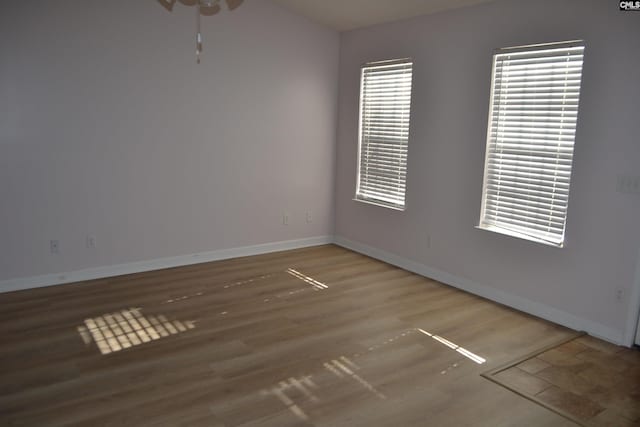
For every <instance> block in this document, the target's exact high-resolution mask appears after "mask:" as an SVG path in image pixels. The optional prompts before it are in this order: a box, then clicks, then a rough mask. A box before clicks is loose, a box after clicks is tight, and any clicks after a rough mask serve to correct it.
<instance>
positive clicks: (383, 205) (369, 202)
mask: <svg viewBox="0 0 640 427" xmlns="http://www.w3.org/2000/svg"><path fill="white" fill-rule="evenodd" d="M353 201H354V202H360V203H365V204H367V205H373V206H379V207H381V208H387V209H391V210H394V211H400V212H404V211H405V209H406V207H400V206H398V205H392V204H387V203H385V202H379V201H375V200H367V199H358V198H357V197H355V198H354V199H353Z"/></svg>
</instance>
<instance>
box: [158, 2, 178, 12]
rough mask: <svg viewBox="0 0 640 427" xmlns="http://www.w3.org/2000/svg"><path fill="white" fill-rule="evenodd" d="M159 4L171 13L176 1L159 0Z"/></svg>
mask: <svg viewBox="0 0 640 427" xmlns="http://www.w3.org/2000/svg"><path fill="white" fill-rule="evenodd" d="M158 3H160V4H161V5H162V7H164V8H165V9H167V10H168V11H169V12H171V11H172V10H173V5H174V4H176V0H158Z"/></svg>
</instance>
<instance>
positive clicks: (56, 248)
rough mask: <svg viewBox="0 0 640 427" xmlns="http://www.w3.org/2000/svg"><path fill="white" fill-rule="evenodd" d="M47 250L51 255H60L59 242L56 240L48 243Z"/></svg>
mask: <svg viewBox="0 0 640 427" xmlns="http://www.w3.org/2000/svg"><path fill="white" fill-rule="evenodd" d="M49 250H50V251H51V253H52V254H58V253H60V242H59V241H57V240H51V241H49Z"/></svg>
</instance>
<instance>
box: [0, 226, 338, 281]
mask: <svg viewBox="0 0 640 427" xmlns="http://www.w3.org/2000/svg"><path fill="white" fill-rule="evenodd" d="M329 243H333V237H332V236H318V237H309V238H306V239H297V240H285V241H281V242H273V243H264V244H260V245H253V246H243V247H239V248H231V249H221V250H217V251H211V252H202V253H195V254H189V255H180V256H175V257H167V258H158V259H153V260H148V261H137V262H130V263H126V264H117V265H109V266H104V267H95V268H88V269H84V270H76V271H70V272H63V273H52V274H45V275H42V276H32V277H18V278H15V279H9V280H2V281H0V293H3V292H11V291H20V290H25V289H34V288H42V287H45V286H53V285H62V284H64V283H72V282H80V281H83V280H93V279H102V278H105V277H113V276H121V275H123V274H132V273H142V272H144V271H151V270H160V269H163V268H171V267H180V266H184V265H191V264H199V263H203V262H210V261H218V260H222V259H229V258H237V257H243V256H251V255H259V254H265V253H269V252H278V251H286V250H289V249H298V248H304V247H308V246H318V245H324V244H329Z"/></svg>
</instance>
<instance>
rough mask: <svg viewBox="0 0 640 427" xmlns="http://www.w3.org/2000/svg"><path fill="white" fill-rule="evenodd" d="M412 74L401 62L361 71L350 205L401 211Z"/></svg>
mask: <svg viewBox="0 0 640 427" xmlns="http://www.w3.org/2000/svg"><path fill="white" fill-rule="evenodd" d="M412 70H413V64H412V62H411V61H410V60H406V59H405V60H397V61H385V62H377V63H370V64H366V65H364V66H363V67H362V75H361V81H360V134H359V150H358V183H357V186H356V200H361V201H367V202H371V203H375V204H380V205H384V206H388V207H392V208H396V209H404V206H405V189H406V180H407V147H408V140H409V116H410V107H411V78H412Z"/></svg>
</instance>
